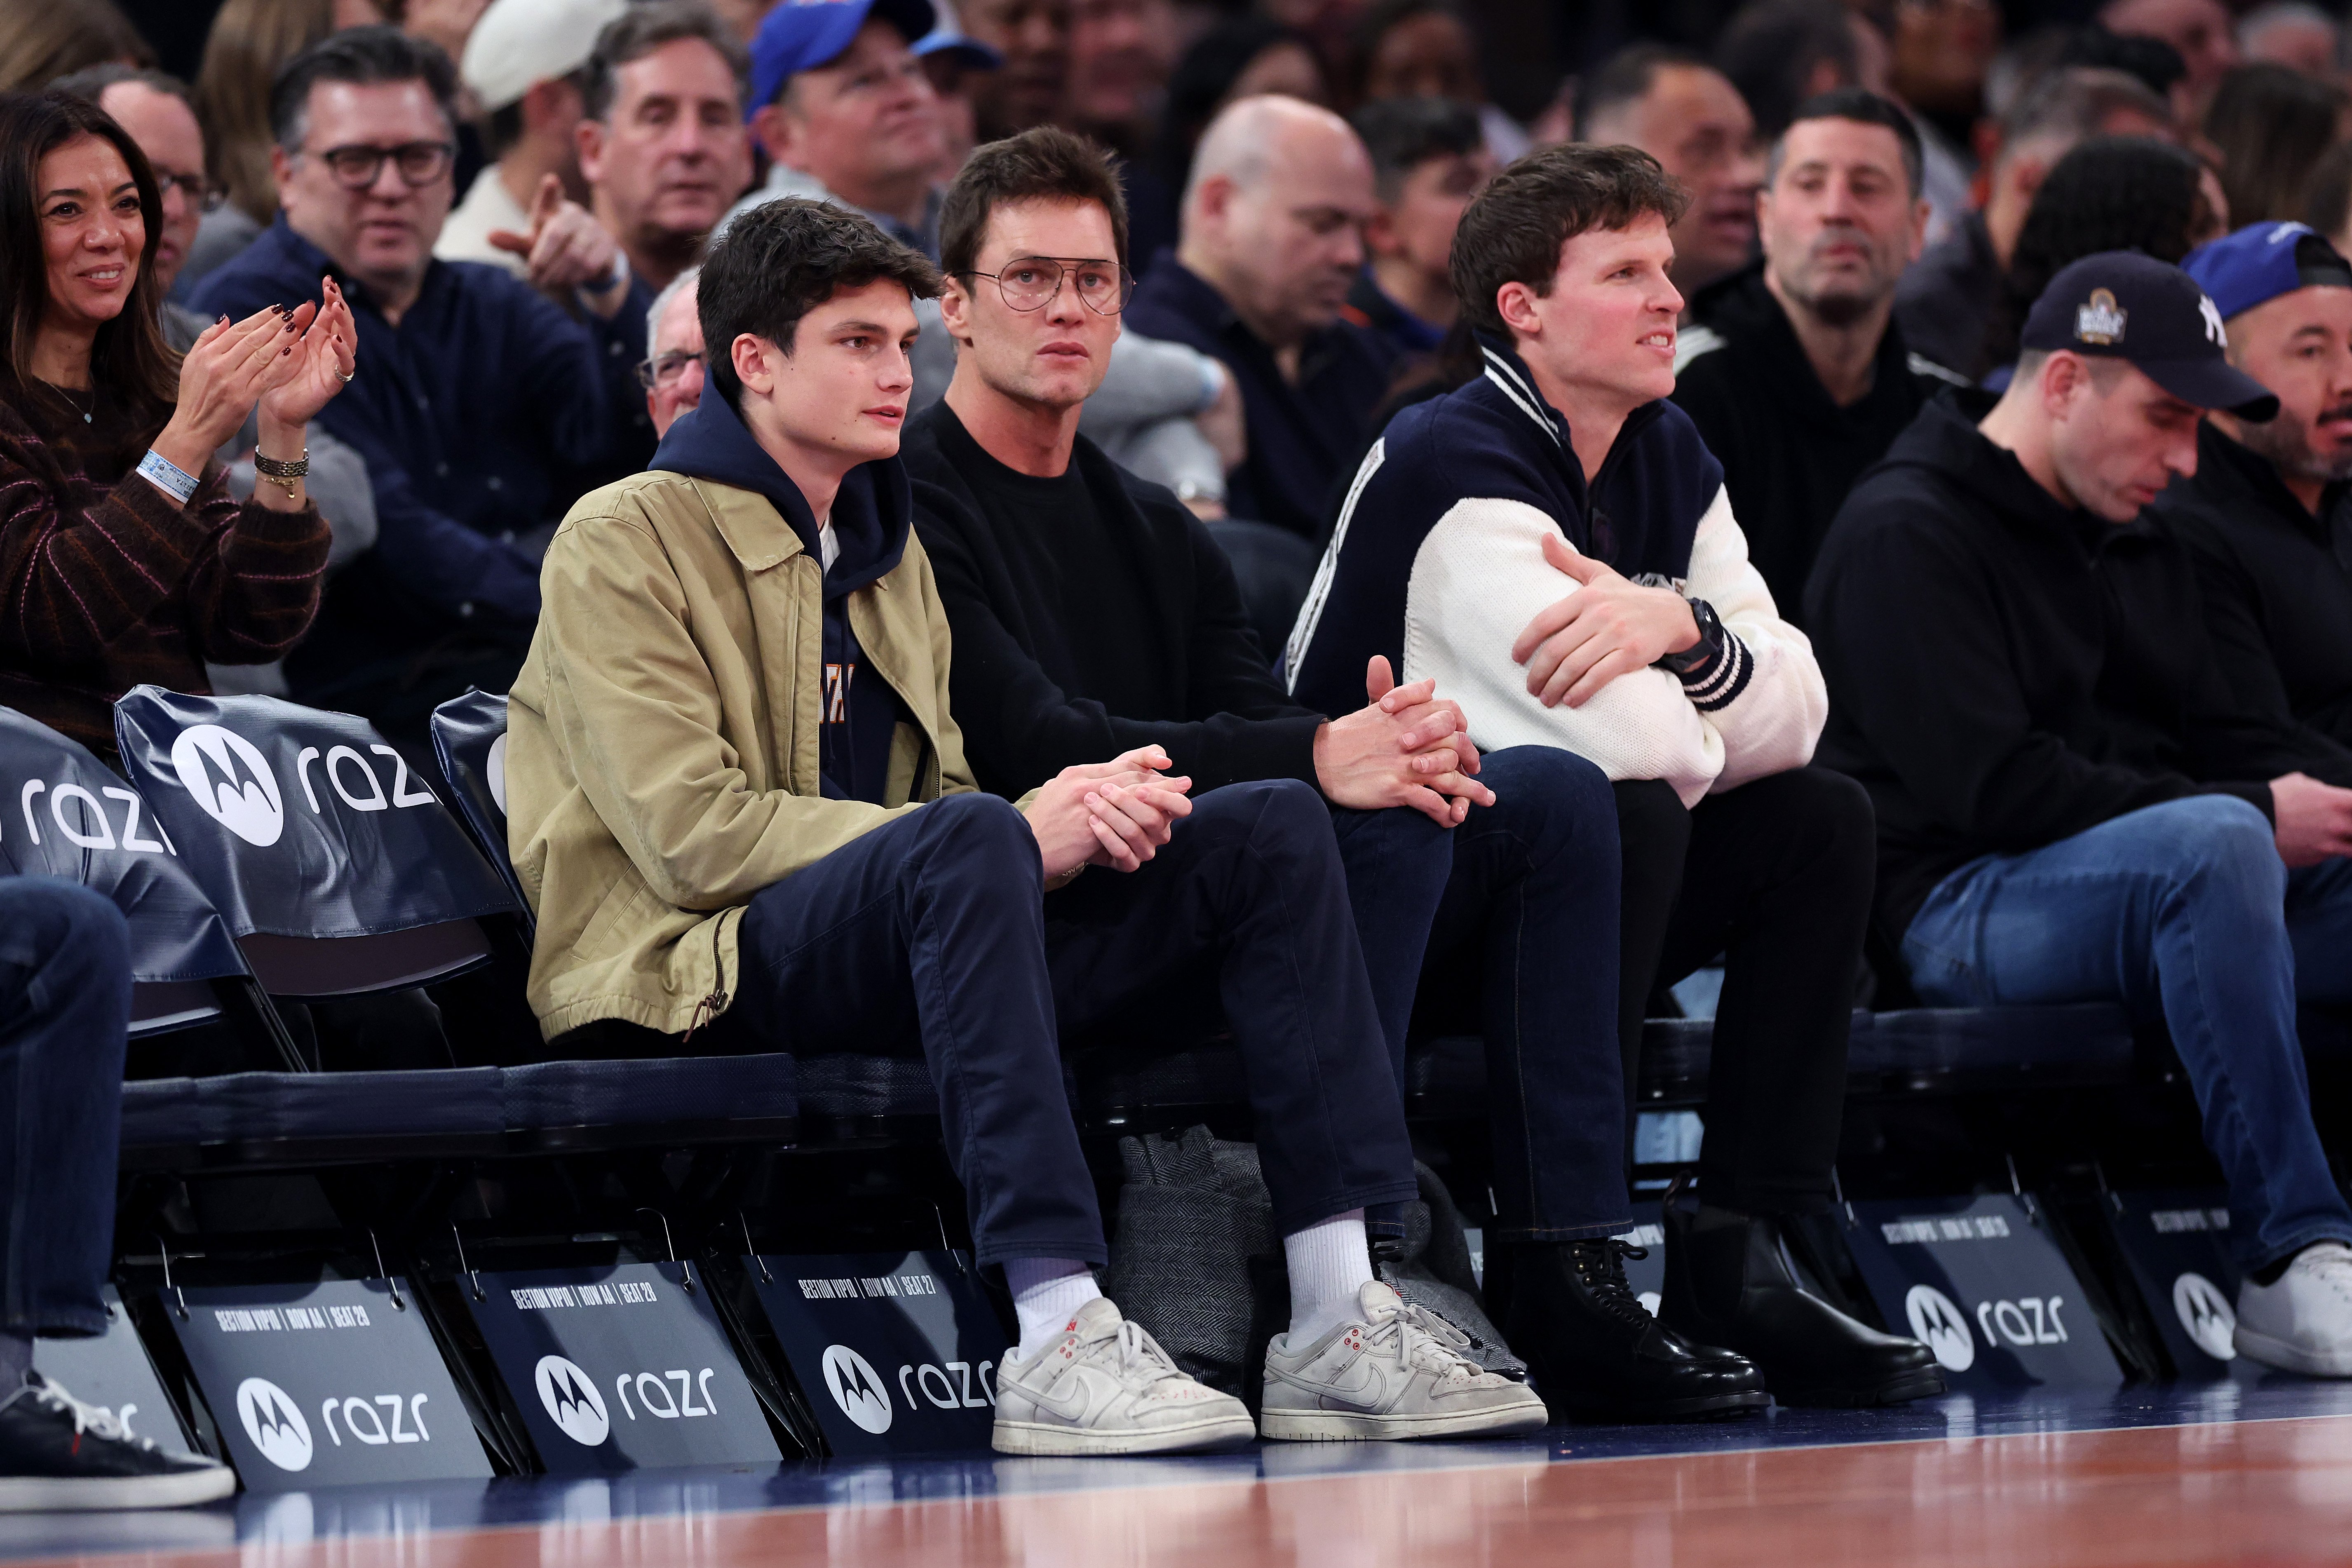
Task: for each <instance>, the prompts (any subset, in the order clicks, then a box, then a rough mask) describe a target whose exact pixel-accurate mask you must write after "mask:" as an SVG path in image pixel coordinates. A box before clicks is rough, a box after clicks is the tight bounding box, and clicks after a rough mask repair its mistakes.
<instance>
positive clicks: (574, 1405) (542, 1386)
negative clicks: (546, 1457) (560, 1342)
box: [532, 1355, 613, 1448]
mask: <svg viewBox="0 0 2352 1568" xmlns="http://www.w3.org/2000/svg"><path fill="white" fill-rule="evenodd" d="M532 1381H533V1382H535V1383H537V1384H539V1402H540V1403H541V1405H546V1406H547V1414H548V1415H549V1416H550V1417H551V1419H552V1420H553V1421H554V1422H555V1426H556V1430H558V1431H560V1432H562V1434H563V1435H564V1436H567V1437H569V1438H571V1439H572V1441H573V1442H575V1443H577V1444H579V1445H580V1446H581V1447H583V1448H593V1447H595V1446H596V1445H597V1444H599V1443H601V1442H603V1441H604V1439H605V1438H606V1437H608V1436H611V1435H612V1431H613V1421H612V1417H610V1416H608V1415H605V1414H604V1395H603V1394H599V1393H597V1392H596V1380H595V1379H593V1378H592V1377H590V1376H589V1375H588V1374H587V1373H584V1372H583V1371H581V1370H580V1368H579V1366H578V1365H577V1364H575V1363H572V1362H568V1361H566V1360H564V1359H563V1358H562V1356H560V1355H545V1356H541V1357H540V1358H539V1371H538V1373H536V1374H535V1376H534V1377H533V1379H532Z"/></svg>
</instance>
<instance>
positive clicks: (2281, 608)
mask: <svg viewBox="0 0 2352 1568" xmlns="http://www.w3.org/2000/svg"><path fill="white" fill-rule="evenodd" d="M2181 265H2182V267H2183V268H2185V269H2186V270H2187V271H2188V273H2189V276H2190V277H2191V278H2194V279H2197V281H2198V282H2199V283H2200V284H2201V285H2202V286H2203V287H2204V289H2205V291H2206V292H2207V293H2208V294H2210V296H2212V299H2213V303H2214V305H2215V306H2216V307H2217V308H2218V309H2219V310H2221V317H2222V320H2223V321H2225V322H2227V323H2228V326H2229V335H2230V363H2232V364H2234V365H2236V366H2237V367H2238V368H2239V369H2241V370H2243V371H2245V372H2246V373H2247V374H2250V375H2252V376H2253V377H2254V378H2255V379H2256V380H2257V381H2260V382H2261V383H2262V384H2263V385H2265V386H2267V387H2269V388H2270V389H2271V390H2272V391H2273V392H2275V393H2277V394H2278V398H2279V415H2278V417H2277V418H2275V419H2273V420H2271V421H2269V422H2268V423H2266V424H2251V423H2248V422H2247V421H2244V420H2241V419H2235V418H2232V417H2231V416H2229V415H2227V414H2214V415H2211V416H2209V417H2208V418H2207V419H2206V421H2205V427H2204V429H2203V430H2202V431H2201V432H2200V434H2199V436H2198V439H2197V472H2196V474H2195V475H2194V476H2193V477H2192V478H2190V479H2184V480H2182V481H2181V482H2180V483H2179V484H2177V485H2174V486H2173V487H2172V488H2171V489H2168V490H2167V491H2166V492H2165V493H2164V497H2163V499H2162V500H2159V501H2158V503H2157V507H2156V516H2157V517H2158V519H2160V520H2161V521H2162V523H2163V525H2164V526H2165V527H2166V528H2167V529H2168V530H2170V531H2171V532H2172V533H2173V534H2174V535H2175V536H2176V537H2178V538H2179V540H2180V541H2181V542H2182V543H2184V544H2186V545H2188V547H2189V552H2190V553H2191V554H2192V555H2193V556H2194V557H2195V558H2196V560H2197V563H2198V566H2199V569H2200V570H2199V576H2200V585H2201V587H2202V589H2203V598H2204V605H2205V626H2206V630H2207V632H2208V634H2209V635H2210V637H2211V639H2212V643H2213V653H2214V657H2215V658H2216V659H2217V660H2219V662H2220V664H2221V677H2222V679H2224V680H2226V681H2227V682H2228V683H2229V686H2230V690H2231V695H2233V696H2234V697H2235V698H2236V699H2237V700H2238V702H2239V704H2240V705H2241V706H2242V707H2243V708H2246V709H2248V710H2251V711H2253V712H2257V713H2261V714H2263V715H2265V716H2267V717H2268V718H2270V719H2271V720H2272V721H2273V722H2275V723H2278V724H2280V725H2283V726H2286V727H2289V728H2292V729H2293V730H2294V732H2295V735H2296V739H2297V741H2298V742H2299V743H2300V744H2301V745H2303V746H2304V747H2305V749H2306V750H2308V751H2309V752H2311V753H2312V754H2313V756H2314V757H2315V758H2317V759H2320V761H2319V762H2317V763H2315V765H2313V766H2312V767H2311V768H2310V771H2311V772H2312V773H2317V774H2318V775H2319V776H2321V777H2323V778H2326V779H2328V780H2330V782H2332V783H2336V784H2352V263H2347V262H2346V260H2345V259H2344V258H2343V257H2342V256H2340V255H2338V254H2336V248H2335V247H2333V246H2331V245H2329V244H2328V242H2327V241H2326V240H2325V239H2323V238H2321V237H2319V236H2318V235H2317V234H2315V233H2314V232H2313V231H2312V230H2311V229H2309V228H2307V227H2305V226H2304V225H2302V224H2299V223H2264V224H2256V225H2253V226H2251V227H2247V228H2242V229H2240V230H2239V231H2238V232H2237V233H2235V234H2233V235H2231V236H2229V237H2227V238H2225V239H2217V240H2215V241H2214V242H2213V243H2212V244H2210V245H2207V246H2203V247H2200V248H2198V249H2196V250H2193V251H2191V252H2190V253H2189V258H2188V260H2186V261H2185V262H2183V263H2182V264H2181Z"/></svg>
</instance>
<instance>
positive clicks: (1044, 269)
mask: <svg viewBox="0 0 2352 1568" xmlns="http://www.w3.org/2000/svg"><path fill="white" fill-rule="evenodd" d="M956 276H958V277H959V278H987V277H991V276H993V277H994V278H995V279H996V289H997V292H998V293H1000V294H1002V295H1003V297H1004V303H1005V305H1006V306H1007V307H1008V308H1009V309H1012V310H1044V309H1045V307H1046V306H1047V305H1049V304H1051V303H1053V301H1054V298H1055V296H1056V295H1058V294H1059V293H1061V291H1062V279H1064V278H1068V279H1070V280H1071V281H1072V283H1073V284H1074V285H1075V286H1076V289H1077V294H1078V298H1079V299H1080V300H1083V301H1085V303H1086V305H1087V309H1089V310H1093V311H1094V313H1095V314H1096V315H1097V316H1116V315H1118V313H1119V312H1120V311H1121V310H1126V309H1127V302H1128V301H1129V300H1132V299H1133V298H1135V274H1134V273H1132V272H1129V270H1128V269H1127V268H1124V267H1121V266H1120V265H1119V264H1118V263H1117V262H1116V261H1105V260H1103V259H1102V258H1099V257H1073V256H1063V257H1054V256H1018V257H1015V258H1013V259H1012V260H1011V261H1008V262H1006V263H1005V264H1004V268H1003V271H1001V272H997V273H994V274H990V273H986V272H977V271H973V270H971V269H969V268H967V269H965V270H964V271H961V272H959V273H958V274H957V275H956Z"/></svg>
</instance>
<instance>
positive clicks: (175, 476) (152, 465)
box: [139, 448, 196, 506]
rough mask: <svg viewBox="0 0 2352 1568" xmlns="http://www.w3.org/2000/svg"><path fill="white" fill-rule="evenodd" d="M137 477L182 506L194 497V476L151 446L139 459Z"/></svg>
mask: <svg viewBox="0 0 2352 1568" xmlns="http://www.w3.org/2000/svg"><path fill="white" fill-rule="evenodd" d="M139 477H140V478H141V479H145V480H146V481H148V482H149V483H150V484H152V485H153V486H154V487H155V488H156V489H159V490H162V491H163V493H164V494H165V495H167V496H170V497H171V498H172V499H173V500H176V501H178V502H179V503H180V504H181V505H182V506H185V505H187V504H188V503H189V502H190V501H192V500H194V499H195V496H196V476H195V475H194V474H192V473H190V472H188V471H187V470H186V469H185V468H181V467H180V466H179V465H178V464H177V463H174V462H173V461H172V460H171V459H170V458H166V457H164V456H163V454H162V453H160V452H157V451H155V450H153V449H152V448H150V449H149V451H148V453H147V455H146V456H145V457H143V458H140V459H139Z"/></svg>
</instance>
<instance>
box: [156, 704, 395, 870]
mask: <svg viewBox="0 0 2352 1568" xmlns="http://www.w3.org/2000/svg"><path fill="white" fill-rule="evenodd" d="M368 750H369V751H371V752H375V753H377V754H378V755H380V756H383V757H384V758H385V759H387V760H388V761H389V763H390V764H391V767H392V788H391V790H390V791H389V792H387V791H386V790H385V789H384V787H383V775H381V774H379V773H377V772H376V771H375V764H373V763H370V762H369V761H368V760H367V758H365V757H363V756H362V755H361V754H360V753H359V752H358V751H357V749H355V748H353V747H351V746H330V747H328V748H327V749H326V751H325V752H323V753H322V752H320V749H319V748H318V747H316V746H305V747H303V748H302V749H301V750H300V751H299V752H296V753H295V757H294V781H295V783H297V784H299V785H300V786H301V788H302V800H303V804H305V805H308V806H310V815H311V816H320V815H321V809H320V790H319V782H320V777H321V776H323V777H324V779H325V782H326V784H327V787H328V789H329V790H330V791H331V792H332V794H333V795H334V797H335V798H336V799H338V800H341V802H342V803H343V804H344V805H347V806H349V807H350V808H351V809H352V810H353V811H389V810H391V809H393V808H394V807H395V806H401V807H406V806H415V805H433V804H435V796H434V794H433V792H432V791H431V790H429V789H427V788H425V786H424V785H423V784H421V783H418V782H415V780H414V779H413V778H412V776H411V775H410V773H409V771H408V762H407V759H405V758H404V757H403V756H402V755H401V754H400V753H399V752H397V751H395V750H394V749H393V748H392V747H390V746H386V745H381V744H378V745H373V746H370V747H369V748H368ZM172 767H173V771H174V772H176V773H178V774H179V775H180V783H181V784H182V785H184V787H185V788H186V790H187V792H188V793H189V794H190V795H193V796H194V797H195V802H196V804H197V805H200V806H203V807H204V808H205V815H207V816H211V817H212V818H213V819H214V820H215V821H216V822H218V823H219V824H221V826H224V827H226V828H227V829H228V830H229V831H230V832H231V833H234V834H236V836H237V837H239V838H242V839H244V840H245V841H246V842H247V844H250V845H252V846H253V847H255V848H257V849H267V848H268V847H269V846H271V845H273V844H275V843H277V842H278V837H280V836H281V835H282V834H284V833H285V831H286V800H285V797H284V796H283V795H280V794H279V793H278V775H277V774H276V773H274V772H272V771H271V769H270V766H269V762H268V758H266V757H264V756H263V755H262V754H261V751H260V749H259V748H258V747H257V746H256V745H254V743H253V742H250V741H248V740H247V739H246V738H245V737H244V736H242V735H240V734H238V733H237V732H236V731H234V730H225V729H223V728H221V726H219V725H218V724H192V725H190V726H189V727H188V728H187V729H185V730H183V731H181V732H180V738H179V739H178V740H177V741H174V742H172Z"/></svg>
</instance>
